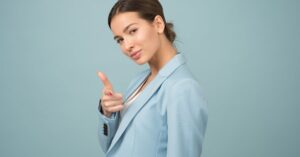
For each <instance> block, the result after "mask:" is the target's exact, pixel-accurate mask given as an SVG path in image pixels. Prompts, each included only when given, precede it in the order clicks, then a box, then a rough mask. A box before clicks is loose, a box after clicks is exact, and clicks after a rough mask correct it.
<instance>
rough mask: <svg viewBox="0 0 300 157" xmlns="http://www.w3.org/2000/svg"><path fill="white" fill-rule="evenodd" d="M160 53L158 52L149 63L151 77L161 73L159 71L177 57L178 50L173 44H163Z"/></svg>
mask: <svg viewBox="0 0 300 157" xmlns="http://www.w3.org/2000/svg"><path fill="white" fill-rule="evenodd" d="M162 45H164V47H162V48H161V49H160V50H159V51H157V52H156V53H155V54H154V55H153V56H152V58H151V60H150V61H149V62H148V65H149V67H150V69H151V75H152V76H153V77H154V76H156V74H157V73H158V72H159V70H160V69H161V68H162V67H163V66H164V65H165V64H166V63H167V62H168V61H170V60H171V59H172V58H173V57H174V56H176V49H175V48H174V47H173V45H172V44H171V43H163V44H162Z"/></svg>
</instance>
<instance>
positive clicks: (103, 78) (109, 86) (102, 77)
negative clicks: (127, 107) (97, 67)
mask: <svg viewBox="0 0 300 157" xmlns="http://www.w3.org/2000/svg"><path fill="white" fill-rule="evenodd" d="M98 77H99V78H100V80H101V81H102V83H103V85H104V88H105V89H106V90H113V86H112V84H111V83H110V81H109V80H108V78H107V77H106V76H105V74H104V73H102V72H98Z"/></svg>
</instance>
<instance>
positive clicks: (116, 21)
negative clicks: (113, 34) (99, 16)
mask: <svg viewBox="0 0 300 157" xmlns="http://www.w3.org/2000/svg"><path fill="white" fill-rule="evenodd" d="M141 22H143V19H142V18H141V17H140V16H139V15H138V13H137V12H125V13H118V14H116V15H115V16H114V17H113V18H112V20H111V25H110V26H111V29H112V30H113V31H120V29H121V31H122V29H124V28H125V27H126V26H128V25H130V24H132V23H136V24H139V23H141Z"/></svg>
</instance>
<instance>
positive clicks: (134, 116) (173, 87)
mask: <svg viewBox="0 0 300 157" xmlns="http://www.w3.org/2000/svg"><path fill="white" fill-rule="evenodd" d="M108 25H109V27H110V29H111V31H112V33H113V35H114V39H115V40H116V42H117V43H118V44H119V45H120V47H121V49H122V51H123V53H124V54H125V55H126V56H128V57H129V58H130V59H131V60H133V61H134V62H135V63H137V64H139V65H142V64H145V63H147V64H148V65H149V69H146V70H145V71H142V72H140V73H138V74H137V76H136V77H135V78H134V79H133V80H132V82H131V83H130V85H129V87H128V90H127V92H126V93H125V95H124V97H123V95H122V94H121V93H118V92H116V91H114V90H113V86H112V84H111V83H110V82H109V80H108V78H107V77H106V76H105V74H104V73H102V72H98V75H99V78H100V79H101V81H102V82H103V84H104V88H103V94H102V97H101V99H100V103H99V111H100V112H99V115H100V116H99V117H100V118H99V120H100V122H99V123H100V125H99V126H100V127H99V140H100V145H101V147H102V149H103V151H104V152H105V153H106V156H108V157H141V156H143V157H166V156H167V157H199V156H200V154H201V151H202V143H203V140H204V134H205V130H206V125H207V107H206V102H205V100H204V97H203V93H202V91H201V88H200V86H199V84H198V82H197V81H196V80H195V78H194V77H193V75H192V74H191V72H190V71H189V69H188V67H187V65H186V64H185V59H184V57H183V55H182V54H180V53H178V52H177V51H176V49H175V47H174V45H173V42H174V39H175V33H174V32H173V30H172V24H170V23H167V22H166V20H165V17H164V14H163V9H162V6H161V4H160V3H159V1H158V0H119V1H117V2H116V3H115V5H114V6H113V8H112V9H111V11H110V14H109V17H108Z"/></svg>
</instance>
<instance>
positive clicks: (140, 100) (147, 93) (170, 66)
mask: <svg viewBox="0 0 300 157" xmlns="http://www.w3.org/2000/svg"><path fill="white" fill-rule="evenodd" d="M184 62H185V60H184V59H183V57H182V56H181V55H180V54H178V55H176V56H175V57H173V59H172V60H171V61H169V62H168V63H167V64H166V65H165V66H164V67H163V68H162V69H161V70H160V71H159V73H158V74H157V75H156V77H155V78H154V79H153V80H152V82H150V83H149V84H148V86H147V87H146V88H145V89H144V90H143V91H142V93H141V94H140V95H139V97H137V99H136V100H135V101H134V103H133V104H132V105H131V106H130V107H129V108H128V110H127V112H126V114H125V115H124V117H123V118H122V120H121V122H120V125H119V128H118V130H117V132H116V134H115V136H114V138H113V140H112V143H111V145H110V147H109V149H108V151H107V153H109V151H110V150H111V149H112V148H113V146H114V145H115V144H116V143H117V141H118V140H119V139H120V137H121V135H122V134H123V133H124V131H125V130H126V128H127V126H128V125H129V123H130V122H131V121H132V119H133V118H134V116H135V115H136V114H137V113H138V112H139V110H140V109H141V108H142V107H143V106H144V105H145V104H146V102H147V101H148V100H149V98H151V96H152V95H153V94H154V93H155V92H156V91H157V89H158V88H159V87H160V85H161V84H162V83H163V82H164V81H165V80H166V79H167V78H168V76H169V75H171V73H173V72H174V71H175V70H176V69H177V68H178V67H179V66H180V65H182V64H183V63H184ZM149 72H150V70H149ZM148 74H149V73H147V74H146V75H145V76H143V77H142V78H141V79H138V81H137V84H136V85H134V88H132V89H131V90H129V91H130V92H129V93H132V92H133V90H134V89H136V88H137V86H138V85H139V84H140V83H141V82H142V81H143V79H144V78H145V77H146V76H147V75H148ZM128 96H129V94H127V96H126V98H127V97H128Z"/></svg>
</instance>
